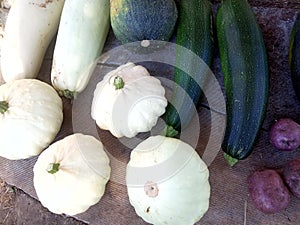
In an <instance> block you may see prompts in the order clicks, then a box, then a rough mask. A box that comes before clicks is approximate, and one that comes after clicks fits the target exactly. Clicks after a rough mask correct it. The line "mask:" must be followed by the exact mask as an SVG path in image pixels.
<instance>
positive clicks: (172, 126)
mask: <svg viewBox="0 0 300 225" xmlns="http://www.w3.org/2000/svg"><path fill="white" fill-rule="evenodd" d="M176 44H177V45H180V46H183V47H185V48H187V49H189V50H191V51H192V52H193V53H195V54H196V55H197V56H199V57H200V58H201V59H202V60H203V61H204V62H205V63H206V64H207V65H210V64H211V61H212V54H213V37H212V8H211V3H210V1H208V0H181V1H180V6H179V17H178V24H177V29H176ZM176 64H177V65H179V64H181V65H183V64H184V67H186V68H189V70H190V71H191V73H192V74H196V76H194V77H192V76H190V75H189V74H187V73H185V72H184V71H183V70H181V69H179V68H178V67H175V68H174V81H175V84H176V85H175V87H174V93H173V97H172V100H171V102H172V104H169V105H168V107H167V109H166V114H165V120H166V124H167V125H168V126H167V131H166V136H175V135H177V134H178V133H180V131H181V129H184V127H186V126H187V125H188V124H189V123H190V120H191V119H192V117H193V113H194V111H195V110H194V107H195V105H197V103H198V101H199V99H200V97H201V95H202V90H201V88H200V86H199V85H198V83H199V82H200V83H203V81H204V80H205V76H206V74H204V73H203V71H204V70H205V68H203V67H202V66H201V65H195V63H194V62H193V59H192V57H190V56H189V55H187V54H186V52H185V51H181V50H180V49H178V48H177V50H176ZM207 65H205V66H206V67H207ZM205 66H204V67H205ZM176 109H177V110H176Z"/></svg>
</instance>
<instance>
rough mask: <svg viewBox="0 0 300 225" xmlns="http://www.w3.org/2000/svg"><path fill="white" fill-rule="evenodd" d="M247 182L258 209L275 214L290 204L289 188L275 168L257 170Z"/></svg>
mask: <svg viewBox="0 0 300 225" xmlns="http://www.w3.org/2000/svg"><path fill="white" fill-rule="evenodd" d="M247 182H248V190H249V195H250V198H251V199H252V201H253V204H254V206H255V207H256V208H257V209H258V210H260V211H262V212H264V213H267V214H273V213H277V212H279V211H281V210H283V209H285V208H286V207H287V206H288V205H289V203H290V193H289V190H288V189H287V187H286V186H285V185H284V183H283V180H282V178H281V176H280V175H279V174H278V173H277V172H276V171H275V170H272V169H266V170H261V171H255V172H254V173H253V174H251V175H250V176H249V177H248V179H247Z"/></svg>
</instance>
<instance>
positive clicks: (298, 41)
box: [289, 14, 300, 101]
mask: <svg viewBox="0 0 300 225" xmlns="http://www.w3.org/2000/svg"><path fill="white" fill-rule="evenodd" d="M289 63H290V69H291V78H292V83H293V88H294V91H295V93H296V96H297V98H298V99H299V101H300V14H298V15H297V17H296V20H295V23H294V25H293V29H292V32H291V36H290V52H289Z"/></svg>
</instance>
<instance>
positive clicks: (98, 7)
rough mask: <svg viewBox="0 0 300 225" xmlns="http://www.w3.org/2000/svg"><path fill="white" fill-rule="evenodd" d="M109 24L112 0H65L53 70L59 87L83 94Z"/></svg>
mask: <svg viewBox="0 0 300 225" xmlns="http://www.w3.org/2000/svg"><path fill="white" fill-rule="evenodd" d="M109 26H110V17H109V0H85V1H80V0H66V2H65V5H64V9H63V12H62V16H61V22H60V25H59V29H58V34H57V40H56V44H55V48H54V55H53V65H52V71H51V81H52V84H53V86H54V87H55V88H56V89H57V90H59V91H65V90H68V91H70V92H74V93H80V92H82V91H83V90H84V89H85V88H86V86H87V84H88V82H89V80H90V77H91V76H92V73H93V71H94V69H95V67H96V64H97V60H98V58H99V56H100V54H101V53H102V49H103V46H104V43H105V41H106V37H107V35H108V31H109Z"/></svg>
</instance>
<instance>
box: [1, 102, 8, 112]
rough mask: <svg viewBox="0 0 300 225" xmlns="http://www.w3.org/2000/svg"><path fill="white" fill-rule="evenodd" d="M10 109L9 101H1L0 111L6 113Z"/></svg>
mask: <svg viewBox="0 0 300 225" xmlns="http://www.w3.org/2000/svg"><path fill="white" fill-rule="evenodd" d="M7 110H8V102H6V101H0V113H2V114H4V113H5V112H6V111H7Z"/></svg>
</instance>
